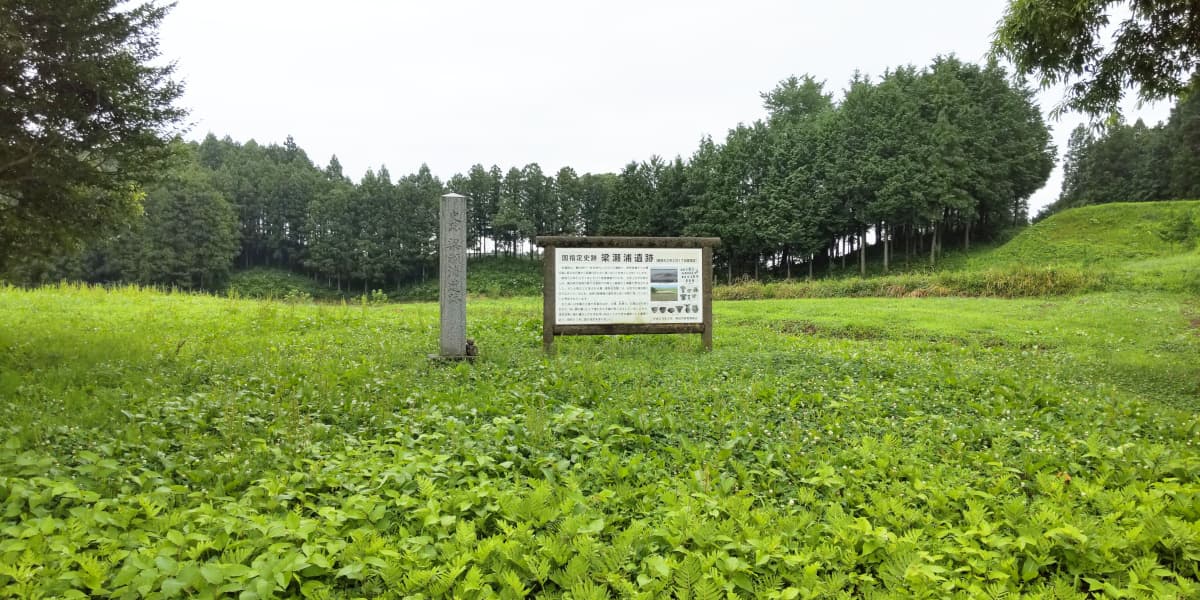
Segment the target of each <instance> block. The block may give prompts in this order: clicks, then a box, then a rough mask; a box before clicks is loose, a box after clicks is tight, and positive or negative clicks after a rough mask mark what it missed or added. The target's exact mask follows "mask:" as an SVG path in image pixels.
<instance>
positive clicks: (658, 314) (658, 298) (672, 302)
mask: <svg viewBox="0 0 1200 600" xmlns="http://www.w3.org/2000/svg"><path fill="white" fill-rule="evenodd" d="M702 266H703V249H701V248H555V249H554V275H555V323H557V324H559V325H609V324H635V323H703V322H704V304H703V303H704V278H703V277H702V275H701V267H702Z"/></svg>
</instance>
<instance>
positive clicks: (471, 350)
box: [429, 340, 479, 362]
mask: <svg viewBox="0 0 1200 600" xmlns="http://www.w3.org/2000/svg"><path fill="white" fill-rule="evenodd" d="M478 356H479V347H478V346H476V345H475V340H467V344H466V347H465V348H463V353H462V354H450V355H446V354H430V355H429V360H432V361H435V362H459V361H464V360H465V361H467V362H475V359H476V358H477V357H478Z"/></svg>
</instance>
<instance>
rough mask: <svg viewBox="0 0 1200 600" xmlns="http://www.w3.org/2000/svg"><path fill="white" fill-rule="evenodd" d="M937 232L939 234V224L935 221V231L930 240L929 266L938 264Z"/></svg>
mask: <svg viewBox="0 0 1200 600" xmlns="http://www.w3.org/2000/svg"><path fill="white" fill-rule="evenodd" d="M937 234H938V225H937V223H934V224H933V233H932V234H931V235H930V240H929V266H930V267H932V266H934V265H935V264H937Z"/></svg>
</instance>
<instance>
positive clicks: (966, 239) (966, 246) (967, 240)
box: [963, 221, 971, 250]
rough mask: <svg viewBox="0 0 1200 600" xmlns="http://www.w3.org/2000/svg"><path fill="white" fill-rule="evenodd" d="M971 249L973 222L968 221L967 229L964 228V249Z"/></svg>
mask: <svg viewBox="0 0 1200 600" xmlns="http://www.w3.org/2000/svg"><path fill="white" fill-rule="evenodd" d="M970 249H971V222H970V221H967V227H966V229H963V250H970Z"/></svg>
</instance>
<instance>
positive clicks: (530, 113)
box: [161, 0, 1169, 213]
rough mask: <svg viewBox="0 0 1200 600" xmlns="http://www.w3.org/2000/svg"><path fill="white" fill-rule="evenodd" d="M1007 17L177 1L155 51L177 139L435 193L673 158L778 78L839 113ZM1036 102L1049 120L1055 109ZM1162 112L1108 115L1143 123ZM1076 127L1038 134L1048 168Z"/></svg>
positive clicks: (724, 7) (909, 10)
mask: <svg viewBox="0 0 1200 600" xmlns="http://www.w3.org/2000/svg"><path fill="white" fill-rule="evenodd" d="M1005 4H1006V2H1005V0H919V1H914V2H895V1H884V0H876V1H865V0H858V1H856V0H842V1H840V2H811V1H810V2H794V1H793V2H784V1H778V2H763V1H757V0H740V1H738V2H696V1H691V2H653V3H652V2H649V1H648V0H643V1H641V2H632V1H626V0H606V1H604V2H565V1H562V0H560V1H557V2H549V1H546V2H496V1H478V2H461V1H445V0H440V1H437V2H415V1H413V2H398V1H397V2H384V1H382V0H379V1H365V0H363V1H359V0H343V1H340V2H330V1H324V2H307V1H298V0H288V1H281V0H272V1H267V0H254V1H247V0H238V1H233V0H181V1H180V2H179V3H178V6H176V8H175V10H174V11H173V12H172V13H171V15H170V16H169V17H168V18H167V20H166V21H165V22H164V23H163V26H162V29H161V49H162V51H163V53H164V55H165V57H166V58H168V59H171V60H175V61H176V62H177V64H178V69H179V71H178V72H179V76H180V77H181V78H182V79H183V80H184V81H185V83H186V86H187V92H186V94H185V95H184V98H183V103H184V104H185V105H186V106H187V107H189V108H190V109H191V121H192V122H193V123H194V124H193V126H192V128H191V129H190V131H189V133H188V137H189V138H190V139H201V138H203V136H204V135H205V134H206V133H208V132H210V131H211V132H213V133H215V134H217V135H218V136H225V135H229V136H231V137H232V138H234V139H235V140H238V141H246V140H249V139H251V138H253V139H255V140H257V141H259V142H260V143H282V142H283V140H284V139H285V137H286V136H287V135H289V134H290V135H292V136H293V137H294V138H295V139H296V142H297V143H298V144H299V145H300V146H301V147H302V148H304V149H305V150H306V151H307V152H308V154H309V157H310V158H312V159H313V161H314V162H316V163H318V164H319V165H325V164H326V163H328V161H329V157H330V156H331V155H333V154H337V156H338V159H339V160H340V161H341V162H342V165H343V166H344V168H345V170H346V173H347V175H350V176H351V177H353V178H355V179H357V178H358V177H360V176H361V175H362V173H363V172H364V171H365V170H366V169H367V168H368V167H378V166H379V165H386V166H387V167H388V170H389V171H390V172H391V173H392V176H393V177H398V176H400V175H402V174H405V173H410V172H413V171H416V170H417V168H419V167H420V165H421V163H426V164H428V165H429V167H430V168H431V169H432V170H433V172H434V174H436V175H438V176H439V177H442V178H443V179H446V178H449V177H450V176H451V175H453V174H454V173H458V172H465V171H466V170H467V169H468V168H469V167H470V166H471V165H472V164H474V163H483V164H484V165H485V166H490V165H492V164H498V165H500V166H501V168H504V169H507V168H508V167H510V166H518V167H520V166H523V165H525V164H527V163H530V162H537V163H538V164H540V165H541V166H542V169H543V171H545V172H547V173H553V172H554V171H557V170H558V169H559V168H560V167H563V166H571V167H574V168H575V169H576V171H578V172H579V173H580V174H582V173H585V172H593V173H595V172H615V171H618V170H619V169H620V168H621V167H622V166H623V165H624V164H626V163H628V162H629V161H630V160H645V159H648V158H649V157H650V156H651V155H654V154H658V155H661V156H664V157H668V158H670V157H674V156H675V155H677V154H678V155H682V156H684V157H687V156H689V155H690V154H691V153H692V151H693V150H695V148H696V146H697V142H698V141H699V140H700V138H701V136H703V135H712V136H713V137H714V138H715V139H718V140H721V139H723V138H724V136H725V133H726V132H727V131H728V130H729V129H730V128H731V127H733V126H735V125H736V124H737V123H738V122H750V121H753V120H755V119H758V118H761V117H763V116H764V114H765V112H764V110H763V108H762V103H761V99H760V98H759V93H760V92H763V91H766V90H769V89H771V88H772V87H773V86H774V85H775V83H776V82H778V81H779V80H781V79H783V78H786V77H788V76H789V75H793V74H795V75H803V74H805V73H809V74H812V75H814V76H816V77H817V78H818V79H823V80H826V81H827V89H829V90H831V91H833V92H834V94H835V98H840V96H841V93H842V90H843V89H844V88H845V85H846V82H847V81H848V80H849V79H850V78H851V76H852V75H853V73H854V71H855V70H856V69H857V70H860V71H862V72H864V73H868V74H872V75H878V74H879V73H881V72H883V70H884V69H886V68H888V67H894V66H897V65H902V64H915V65H926V64H928V63H929V61H930V59H932V58H933V57H934V56H936V55H938V54H950V53H953V54H956V55H958V56H959V57H960V58H962V59H964V60H969V61H982V60H984V58H985V57H986V54H987V50H988V44H989V42H990V40H991V34H992V31H993V30H994V29H995V25H996V22H997V21H998V20H999V19H1000V16H1001V14H1002V13H1003V9H1004V6H1005ZM1040 97H1041V106H1042V108H1043V111H1048V110H1049V109H1050V108H1051V107H1052V106H1053V105H1054V104H1055V103H1056V102H1057V101H1058V100H1059V99H1060V98H1061V94H1060V93H1059V92H1057V91H1053V90H1051V91H1047V92H1044V93H1042V94H1041V96H1040ZM1168 112H1169V106H1166V105H1158V106H1151V107H1146V108H1143V109H1141V110H1136V109H1135V108H1134V107H1133V106H1132V105H1130V106H1129V107H1127V109H1126V115H1127V117H1128V118H1129V119H1130V120H1133V118H1136V117H1137V116H1142V117H1144V118H1145V119H1146V121H1147V123H1150V124H1153V123H1154V122H1156V121H1158V120H1162V119H1165V118H1166V116H1167V114H1168ZM1081 121H1082V119H1081V118H1080V117H1077V116H1068V117H1064V118H1063V119H1062V120H1060V121H1057V122H1053V121H1052V122H1051V126H1052V128H1053V130H1054V138H1055V140H1056V145H1057V146H1058V147H1059V154H1060V155H1061V154H1062V150H1063V149H1065V147H1066V143H1067V137H1068V135H1069V134H1070V130H1071V129H1072V128H1073V127H1074V126H1075V125H1076V124H1077V123H1079V122H1081ZM1059 173H1060V169H1056V170H1055V174H1054V176H1053V177H1052V178H1051V180H1050V182H1049V183H1048V184H1047V186H1046V188H1044V189H1042V190H1041V191H1040V192H1038V193H1037V194H1035V195H1034V197H1033V199H1032V200H1031V212H1032V213H1036V211H1037V208H1039V207H1040V206H1042V205H1044V204H1047V203H1049V202H1050V201H1052V200H1053V199H1054V198H1055V197H1056V196H1057V194H1058V190H1059V185H1060V179H1059Z"/></svg>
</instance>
